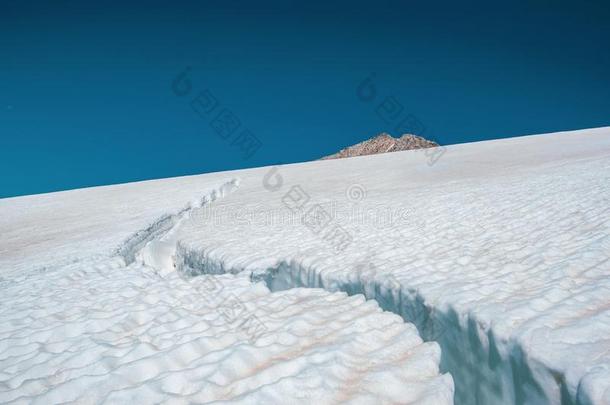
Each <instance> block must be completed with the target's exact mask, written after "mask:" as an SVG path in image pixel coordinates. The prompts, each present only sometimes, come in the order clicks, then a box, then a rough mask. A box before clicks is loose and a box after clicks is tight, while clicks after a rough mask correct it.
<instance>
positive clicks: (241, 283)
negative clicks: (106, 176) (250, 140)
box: [0, 128, 610, 404]
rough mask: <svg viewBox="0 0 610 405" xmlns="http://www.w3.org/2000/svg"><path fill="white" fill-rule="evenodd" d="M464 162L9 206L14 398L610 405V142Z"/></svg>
mask: <svg viewBox="0 0 610 405" xmlns="http://www.w3.org/2000/svg"><path fill="white" fill-rule="evenodd" d="M442 152H443V153H442V154H439V155H438V156H437V158H435V159H432V160H431V159H430V156H429V155H428V154H427V153H426V152H424V151H408V152H396V153H392V154H385V155H377V156H367V157H358V158H351V159H342V160H330V161H318V162H309V163H302V164H294V165H284V166H279V167H267V168H257V169H249V170H242V171H234V172H223V173H213V174H207V175H200V176H192V177H183V178H176V179H166V180H158V181H150V182H141V183H133V184H124V185H118V186H111V187H98V188H91V189H82V190H74V191H69V192H62V193H53V194H46V195H39V196H28V197H22V198H14V199H5V200H0V229H1V234H0V277H1V278H0V288H1V291H2V296H1V297H0V300H1V303H2V305H1V306H0V323H1V324H2V325H3V326H2V329H1V330H0V401H1V402H24V403H26V402H36V401H39V402H40V403H50V402H65V401H77V402H87V401H91V402H103V401H108V402H125V401H127V400H133V401H140V402H141V401H145V402H160V401H168V402H198V403H199V402H207V401H213V400H226V401H231V402H245V403H248V402H249V403H295V402H297V403H298V402H302V403H311V402H312V401H315V402H320V403H345V402H350V401H351V402H354V403H413V402H416V403H430V404H442V403H452V401H455V403H457V404H467V403H472V404H496V403H506V404H513V403H515V404H521V403H528V404H545V403H551V404H559V403H566V404H570V403H578V404H610V259H609V258H610V236H609V230H608V228H609V225H610V128H600V129H594V130H584V131H574V132H566V133H556V134H548V135H540V136H529V137H522V138H512V139H505V140H498V141H490V142H481V143H474V144H464V145H455V146H450V147H447V148H446V149H444V150H443V151H442ZM439 156H440V157H439ZM345 293H347V295H346V294H345ZM365 298H367V299H368V301H366V300H365ZM381 309H384V310H385V312H384V311H382V310H381ZM416 328H417V329H416ZM419 336H421V338H423V340H424V341H428V343H423V342H422V340H421V339H420V337H419ZM439 346H440V351H439ZM439 362H440V371H439ZM454 390H455V396H454Z"/></svg>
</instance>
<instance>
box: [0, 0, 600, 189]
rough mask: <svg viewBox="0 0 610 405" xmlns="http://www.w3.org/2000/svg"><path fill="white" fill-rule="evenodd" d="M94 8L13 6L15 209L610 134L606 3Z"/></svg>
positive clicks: (2, 121) (9, 152) (3, 103)
mask: <svg viewBox="0 0 610 405" xmlns="http://www.w3.org/2000/svg"><path fill="white" fill-rule="evenodd" d="M81 3H82V4H81ZM84 3H85V2H64V1H57V2H45V3H42V2H41V3H34V2H28V1H23V2H17V1H10V2H9V1H4V2H2V3H0V33H1V36H0V140H1V147H0V170H1V172H2V175H1V176H0V197H7V196H15V195H22V194H31V193H40V192H47V191H54V190H63V189H70V188H77V187H85V186H93V185H102V184H112V183H119V182H127V181H134V180H142V179H151V178H160V177H170V176H178V175H185V174H196V173H203V172H210V171H218V170H226V169H234V168H243V167H252V166H260V165H268V164H273V163H278V162H281V163H288V162H296V161H304V160H310V159H315V158H317V157H319V156H322V155H325V154H328V153H332V152H335V151H337V150H338V149H341V148H342V147H345V146H347V145H350V144H353V143H356V142H358V141H361V140H363V139H365V138H368V137H370V136H373V135H375V134H377V133H379V132H381V131H388V132H390V133H392V134H393V135H398V134H397V127H398V126H399V125H400V126H402V128H412V129H413V131H415V132H420V133H421V134H422V135H423V136H424V137H428V138H430V139H433V140H436V141H437V142H439V143H441V144H453V143H459V142H469V141H477V140H483V139H491V138H500V137H509V136H517V135H524V134H532V133H541V132H550V131H558V130H568V129H580V128H589V127H598V126H606V125H610V23H609V21H610V6H608V5H604V3H603V2H599V3H597V4H596V3H592V2H589V3H581V2H573V3H562V2H527V3H520V4H519V3H512V4H502V5H492V4H488V2H480V3H469V4H464V3H463V2H425V4H424V2H420V3H417V4H415V3H413V4H411V3H408V2H385V1H374V2H366V3H360V2H353V1H350V2H332V4H328V2H326V1H325V2H320V3H317V2H287V1H285V2H276V3H274V2H248V3H246V2H243V3H242V2H226V1H225V2H193V3H189V2H169V1H168V2H142V4H135V3H134V4H133V5H126V4H123V3H122V2H116V3H112V2H100V3H99V4H93V3H91V4H84ZM187 66H190V67H191V70H190V73H189V77H188V80H189V81H190V85H191V87H190V91H189V92H188V94H186V95H183V96H178V95H176V94H175V92H174V91H173V90H172V81H173V80H174V78H175V77H176V76H177V75H178V74H180V73H181V72H183V71H184V69H185V68H186V67H187ZM371 74H374V76H372V77H373V81H372V85H373V86H374V90H375V93H374V94H373V96H374V97H373V99H372V100H369V99H367V98H366V97H368V96H370V95H371V93H366V94H364V93H362V91H361V92H360V93H359V85H360V84H361V83H362V81H363V80H364V79H366V78H367V77H370V75H371ZM185 83H186V82H185V81H182V82H178V90H179V91H178V92H179V94H182V93H185V92H187V91H186V90H187V88H186V87H184V86H185ZM369 84H370V83H369ZM180 86H182V87H180ZM367 89H368V90H367V91H370V90H371V87H367ZM360 90H362V88H360ZM358 95H360V97H358ZM365 96H366V97H365ZM193 99H196V100H197V102H196V103H195V104H193V105H194V106H195V107H196V109H197V110H198V112H196V111H195V110H194V109H193V108H192V105H191V103H192V101H193ZM367 100H368V101H367ZM380 105H381V107H380ZM208 110H209V112H208ZM394 113H395V114H394ZM218 115H220V117H221V118H218V119H216V117H217V116H218ZM403 120H404V121H403ZM238 122H239V127H237V125H236V123H238ZM401 122H402V123H401ZM215 128H216V129H215ZM230 130H234V131H235V132H230ZM244 130H247V131H249V132H247V133H246V134H247V135H244V132H243V131H244ZM222 136H225V137H226V139H224V138H223V137H222ZM252 136H254V137H255V138H252ZM253 139H256V140H258V141H260V145H261V146H260V148H258V149H257V150H256V151H255V153H254V154H253V155H252V156H250V157H249V158H248V159H244V153H243V152H244V150H248V151H253V150H254V148H248V149H245V146H244V145H246V144H245V143H244V142H246V140H247V141H252V140H253ZM250 145H252V143H251V144H250Z"/></svg>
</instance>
